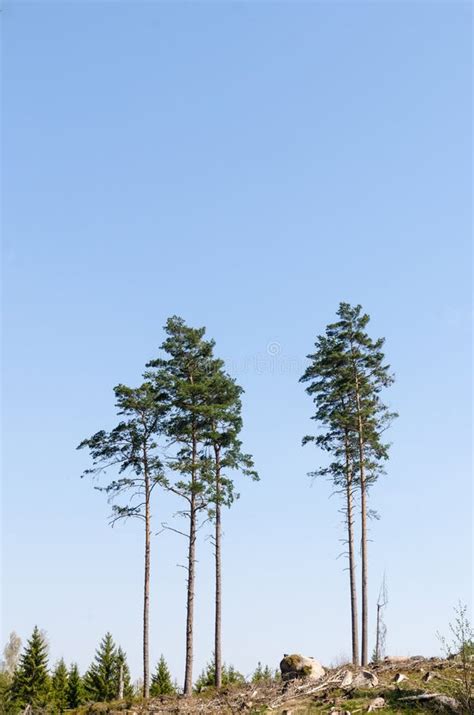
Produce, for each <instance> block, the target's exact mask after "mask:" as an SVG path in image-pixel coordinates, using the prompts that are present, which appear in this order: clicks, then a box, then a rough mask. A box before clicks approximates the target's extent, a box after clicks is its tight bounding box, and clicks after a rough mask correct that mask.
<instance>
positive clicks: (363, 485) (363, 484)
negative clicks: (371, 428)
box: [354, 364, 369, 665]
mask: <svg viewBox="0 0 474 715" xmlns="http://www.w3.org/2000/svg"><path fill="white" fill-rule="evenodd" d="M354 377H355V398H356V405H357V427H358V442H359V476H360V508H361V561H362V646H361V664H362V665H367V663H368V662H369V658H368V651H369V648H368V629H369V603H368V593H367V480H366V473H365V444H364V423H363V420H362V409H361V399H360V388H359V374H358V372H357V365H356V364H354Z"/></svg>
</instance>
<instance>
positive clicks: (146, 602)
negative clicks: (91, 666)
mask: <svg viewBox="0 0 474 715" xmlns="http://www.w3.org/2000/svg"><path fill="white" fill-rule="evenodd" d="M145 479H146V486H145V489H146V494H145V579H144V585H143V697H144V698H148V696H149V694H150V692H149V688H150V658H149V642H148V640H149V639H148V631H149V612H150V488H149V482H148V477H145Z"/></svg>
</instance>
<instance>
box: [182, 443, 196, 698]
mask: <svg viewBox="0 0 474 715" xmlns="http://www.w3.org/2000/svg"><path fill="white" fill-rule="evenodd" d="M196 456H197V444H196V439H195V438H194V436H193V446H192V460H193V463H192V477H191V483H192V490H191V499H190V509H189V548H188V593H187V604H186V664H185V674H184V695H185V696H189V695H192V693H193V640H194V581H195V563H196V527H197V524H196V520H197V509H196V494H195V491H194V487H195V470H196Z"/></svg>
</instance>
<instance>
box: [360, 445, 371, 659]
mask: <svg viewBox="0 0 474 715" xmlns="http://www.w3.org/2000/svg"><path fill="white" fill-rule="evenodd" d="M360 441H362V440H360ZM361 452H362V459H363V454H364V450H363V445H362V446H361ZM360 471H361V474H360V497H361V499H360V503H361V518H362V523H361V541H362V544H361V560H362V649H361V662H362V665H367V663H368V662H369V657H368V656H369V654H368V630H369V622H368V620H369V603H368V593H367V582H368V578H367V485H366V481H365V469H364V463H363V461H362V462H361V469H360Z"/></svg>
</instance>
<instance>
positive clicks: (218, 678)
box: [214, 448, 222, 688]
mask: <svg viewBox="0 0 474 715" xmlns="http://www.w3.org/2000/svg"><path fill="white" fill-rule="evenodd" d="M215 457H216V533H215V540H216V544H215V547H216V604H215V606H216V613H215V630H214V658H215V681H214V682H215V686H216V688H220V687H221V686H222V642H221V630H222V567H221V536H222V527H221V501H220V500H221V482H220V452H219V449H218V448H216V449H215Z"/></svg>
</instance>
